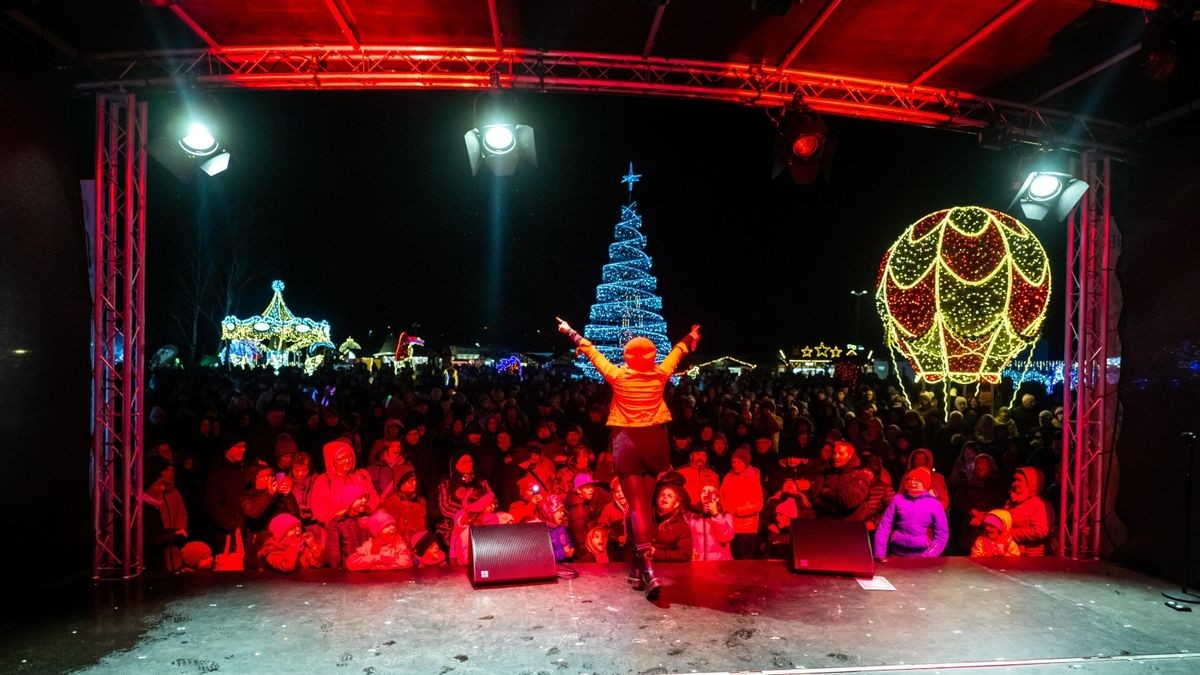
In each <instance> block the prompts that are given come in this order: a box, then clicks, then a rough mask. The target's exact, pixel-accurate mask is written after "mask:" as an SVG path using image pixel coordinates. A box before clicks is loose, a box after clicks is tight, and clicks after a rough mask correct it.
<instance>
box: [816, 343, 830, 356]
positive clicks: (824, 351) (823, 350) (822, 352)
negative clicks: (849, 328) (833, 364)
mask: <svg viewBox="0 0 1200 675" xmlns="http://www.w3.org/2000/svg"><path fill="white" fill-rule="evenodd" d="M817 358H818V359H827V358H829V347H826V346H825V341H824V340H822V341H821V344H819V345H817Z"/></svg>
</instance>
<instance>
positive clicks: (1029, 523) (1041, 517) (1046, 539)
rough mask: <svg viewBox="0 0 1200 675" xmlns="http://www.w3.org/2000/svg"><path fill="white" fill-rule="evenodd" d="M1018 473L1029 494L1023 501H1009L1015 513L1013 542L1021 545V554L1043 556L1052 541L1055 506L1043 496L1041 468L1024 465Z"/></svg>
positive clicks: (1012, 511)
mask: <svg viewBox="0 0 1200 675" xmlns="http://www.w3.org/2000/svg"><path fill="white" fill-rule="evenodd" d="M1016 475H1021V476H1024V477H1025V483H1026V484H1027V485H1028V486H1029V494H1028V496H1027V497H1025V498H1024V499H1022V500H1021V501H1019V502H1018V501H1014V500H1013V499H1009V500H1008V504H1007V506H1006V507H1005V508H1007V509H1008V512H1009V513H1011V514H1012V536H1013V541H1015V542H1017V546H1019V547H1020V548H1021V555H1026V556H1044V555H1046V545H1047V544H1049V543H1050V524H1051V523H1053V522H1054V507H1052V506H1051V505H1050V502H1048V501H1046V500H1045V499H1044V498H1043V497H1042V489H1043V487H1044V486H1045V479H1044V478H1043V477H1042V472H1041V470H1040V469H1035V468H1034V467H1032V466H1023V467H1021V468H1019V469H1017V471H1016Z"/></svg>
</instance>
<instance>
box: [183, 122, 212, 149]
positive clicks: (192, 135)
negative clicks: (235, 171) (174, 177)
mask: <svg viewBox="0 0 1200 675" xmlns="http://www.w3.org/2000/svg"><path fill="white" fill-rule="evenodd" d="M179 147H181V148H183V150H184V152H186V153H188V154H190V155H196V156H198V157H207V156H209V155H211V154H213V153H214V152H216V151H217V148H219V147H220V144H219V143H217V139H215V138H213V135H212V132H211V131H209V130H208V127H207V126H206V125H204V124H200V123H194V124H192V125H190V126H189V127H188V130H187V133H186V134H184V136H183V138H180V139H179Z"/></svg>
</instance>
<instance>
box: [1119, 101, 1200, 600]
mask: <svg viewBox="0 0 1200 675" xmlns="http://www.w3.org/2000/svg"><path fill="white" fill-rule="evenodd" d="M1156 139H1157V140H1156V142H1155V144H1154V145H1153V146H1152V147H1151V148H1150V149H1149V152H1148V153H1147V155H1146V157H1145V158H1144V160H1143V161H1142V162H1140V163H1139V166H1137V167H1136V169H1135V170H1134V171H1133V172H1131V176H1130V178H1131V180H1130V181H1128V182H1127V183H1126V185H1124V186H1121V185H1118V186H1116V188H1115V190H1114V196H1116V190H1120V189H1122V187H1124V189H1126V190H1128V192H1127V195H1126V199H1124V200H1123V208H1122V209H1121V210H1120V213H1119V223H1120V227H1121V230H1122V233H1123V235H1124V237H1123V239H1124V250H1123V251H1122V254H1121V259H1120V262H1119V265H1118V269H1117V273H1118V275H1119V277H1120V279H1121V285H1122V290H1123V292H1124V298H1125V307H1124V309H1123V312H1122V317H1121V327H1120V332H1121V340H1122V352H1123V353H1122V357H1121V384H1120V394H1119V395H1120V402H1121V406H1122V413H1123V422H1122V426H1121V435H1120V439H1119V440H1118V442H1117V444H1116V452H1117V456H1118V459H1119V461H1120V474H1121V479H1120V483H1121V485H1120V489H1119V492H1118V493H1117V500H1116V510H1117V515H1118V516H1119V517H1120V518H1121V519H1122V520H1123V521H1124V523H1125V525H1126V526H1127V528H1128V539H1127V541H1126V542H1125V544H1124V545H1123V546H1121V547H1120V548H1119V549H1118V550H1117V551H1115V552H1114V557H1115V558H1116V559H1118V560H1120V561H1122V562H1125V563H1127V564H1130V565H1132V566H1134V567H1137V568H1140V569H1143V570H1145V571H1147V572H1149V573H1151V574H1157V575H1161V576H1165V577H1167V578H1170V579H1173V580H1176V581H1179V580H1181V579H1182V578H1183V570H1184V567H1183V546H1184V539H1183V538H1184V537H1185V536H1190V537H1191V541H1192V545H1191V552H1192V555H1191V566H1192V572H1191V579H1192V582H1193V583H1194V584H1195V583H1200V565H1197V564H1196V561H1197V560H1198V558H1200V537H1197V532H1200V516H1197V515H1196V513H1195V511H1196V510H1198V509H1195V506H1197V505H1200V504H1194V507H1193V516H1192V519H1191V522H1192V524H1193V527H1192V531H1191V532H1190V533H1189V532H1186V531H1185V522H1186V518H1185V515H1186V514H1185V503H1186V501H1185V496H1186V494H1187V490H1188V489H1189V488H1190V489H1192V490H1196V491H1197V492H1196V502H1200V485H1196V483H1197V482H1198V481H1197V479H1198V478H1200V476H1196V475H1193V476H1192V483H1193V484H1192V485H1191V486H1188V485H1186V484H1185V478H1184V476H1185V469H1186V467H1187V459H1188V458H1187V450H1186V446H1185V445H1184V443H1183V442H1182V441H1181V440H1180V433H1181V432H1184V431H1200V417H1197V414H1196V413H1197V410H1200V271H1198V270H1200V161H1198V160H1197V154H1196V148H1198V147H1200V125H1198V124H1197V123H1196V121H1195V114H1193V115H1192V119H1191V120H1190V121H1189V120H1185V121H1184V122H1182V123H1180V124H1176V125H1174V127H1172V128H1169V129H1160V130H1157V133H1156Z"/></svg>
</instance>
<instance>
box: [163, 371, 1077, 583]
mask: <svg viewBox="0 0 1200 675" xmlns="http://www.w3.org/2000/svg"><path fill="white" fill-rule="evenodd" d="M759 373H761V369H760V370H758V371H749V373H747V374H743V375H741V376H737V377H735V376H733V375H730V374H728V373H721V372H716V373H709V374H702V375H701V376H700V377H699V378H698V379H691V378H686V377H685V378H681V379H680V380H679V382H678V383H677V384H670V385H668V386H667V389H666V392H665V394H664V400H665V402H666V404H667V406H668V407H669V409H670V412H671V417H672V421H671V422H670V424H669V429H670V431H669V435H670V452H671V465H672V468H671V469H669V470H666V471H663V472H662V473H661V474H660V475H658V476H657V480H656V481H655V488H654V499H653V504H652V509H653V512H654V514H655V518H654V520H655V523H654V524H655V527H656V530H655V536H654V541H653V547H654V549H653V550H654V560H655V561H661V562H664V563H671V562H676V561H678V562H703V561H712V560H730V559H752V558H787V557H789V556H790V555H791V553H790V551H791V531H792V527H793V523H794V522H796V521H797V520H799V519H806V518H836V519H844V520H853V521H859V522H862V523H864V525H865V527H866V528H867V529H868V530H870V531H871V534H872V536H873V538H874V548H875V555H876V557H877V558H878V559H880V560H884V559H886V558H888V557H903V556H939V555H971V556H999V555H1007V556H1012V555H1022V556H1030V555H1032V556H1037V555H1045V554H1046V553H1048V552H1049V551H1050V547H1051V545H1052V543H1053V541H1054V532H1053V528H1054V526H1055V517H1054V509H1053V506H1052V504H1055V503H1057V497H1056V491H1057V489H1058V487H1057V486H1056V485H1055V484H1054V483H1053V478H1054V477H1055V476H1056V475H1057V473H1056V471H1055V468H1056V466H1057V465H1058V462H1059V456H1060V454H1061V437H1062V428H1061V427H1062V410H1061V408H1053V407H1052V406H1051V405H1050V403H1051V402H1050V401H1049V400H1048V397H1047V394H1046V392H1040V391H1038V392H1033V391H1025V390H1022V391H1020V392H1018V396H1017V397H1016V400H1015V401H1014V402H1013V403H1012V404H1011V405H1009V406H990V405H985V404H984V403H982V402H981V401H980V400H978V399H977V398H975V397H969V396H966V397H965V396H954V395H951V396H950V397H948V398H949V400H948V401H944V400H942V399H941V388H940V387H939V388H938V390H937V391H923V392H920V393H919V394H917V395H916V396H915V397H914V398H915V400H914V401H913V403H912V405H909V403H908V399H907V398H906V397H905V396H904V395H903V394H902V393H900V392H899V391H898V390H897V388H896V385H894V384H893V385H888V384H887V383H885V382H882V381H879V380H877V379H875V378H874V377H873V376H864V379H863V380H862V381H860V382H859V383H857V384H856V385H855V386H849V385H847V384H845V383H842V382H840V381H837V380H834V379H832V378H827V377H823V376H816V377H813V376H800V375H794V374H791V373H767V374H759ZM868 378H869V379H868ZM611 396H612V392H611V389H610V388H609V387H608V385H606V384H604V383H598V382H594V381H591V380H587V379H572V378H569V377H564V376H558V375H556V374H555V373H554V372H553V371H549V370H547V371H542V370H536V369H533V370H529V371H527V372H526V373H525V377H524V379H518V378H516V377H514V376H512V375H509V374H501V373H498V372H497V371H495V370H493V369H489V368H474V367H461V368H458V369H456V370H454V371H453V373H452V377H450V376H448V375H447V372H446V371H430V372H427V373H419V374H416V375H414V374H413V373H411V372H407V371H406V372H404V373H402V374H401V375H394V374H393V373H391V372H390V371H378V370H376V371H374V372H371V371H368V370H366V369H365V368H362V367H356V368H353V369H327V370H322V371H318V372H317V373H315V374H313V375H306V374H304V373H302V372H299V371H291V370H284V371H282V372H280V373H279V374H275V373H273V372H271V371H269V370H264V369H259V370H232V371H231V370H220V369H207V368H197V369H164V370H160V371H156V372H154V373H153V374H152V377H151V379H150V382H149V386H148V392H147V400H146V404H147V409H148V410H149V414H148V415H147V421H146V425H145V439H146V457H145V460H144V470H143V478H144V497H143V504H144V507H145V508H144V512H143V521H144V527H145V542H146V552H145V564H146V566H147V569H149V570H156V571H162V572H169V573H178V572H184V571H189V570H196V569H204V568H210V567H213V566H214V564H215V565H216V566H217V567H219V568H221V567H224V568H229V567H228V566H229V565H234V566H235V567H234V568H237V567H244V568H246V569H268V570H275V571H278V572H291V571H294V570H297V569H302V568H313V567H333V568H342V569H347V570H378V569H405V568H410V567H420V566H431V565H444V564H451V565H465V564H466V562H467V557H468V554H469V532H470V530H469V528H470V527H471V526H473V525H486V524H496V525H502V524H508V523H524V522H541V523H544V524H545V526H546V527H547V528H548V531H549V533H550V539H551V542H552V543H553V547H554V555H555V558H556V559H557V560H559V561H564V562H565V561H576V562H585V561H596V562H608V561H619V560H629V559H630V556H631V555H632V551H631V550H630V548H631V547H630V544H631V542H630V537H629V536H628V534H627V530H628V527H629V523H628V517H627V516H628V501H627V500H626V498H625V495H624V494H623V493H622V490H621V483H620V481H619V480H618V479H617V476H616V474H615V471H614V466H613V455H612V449H611V447H610V446H611V444H610V429H609V428H608V427H607V426H606V419H607V416H608V413H609V404H610V403H611ZM946 406H949V408H950V411H949V413H947V412H946V410H945V408H946ZM237 542H241V544H240V546H239V545H238V544H237ZM227 551H228V552H229V553H228V554H226V552H227Z"/></svg>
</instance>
